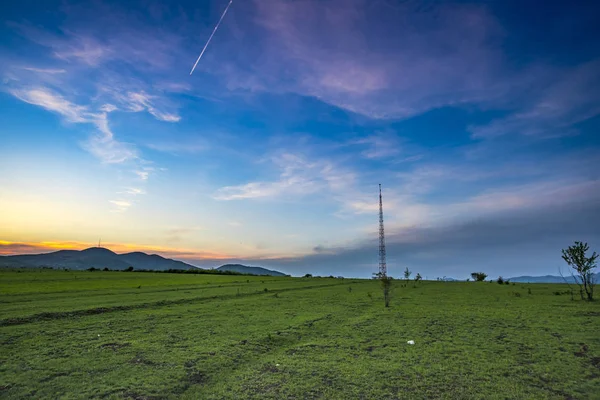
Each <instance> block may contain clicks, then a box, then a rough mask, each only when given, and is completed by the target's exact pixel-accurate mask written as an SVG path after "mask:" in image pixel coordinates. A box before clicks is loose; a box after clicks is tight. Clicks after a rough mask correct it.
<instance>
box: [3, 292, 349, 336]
mask: <svg viewBox="0 0 600 400" xmlns="http://www.w3.org/2000/svg"><path fill="white" fill-rule="evenodd" d="M346 284H347V283H333V284H326V285H312V286H302V287H292V288H283V289H271V290H269V291H268V292H264V291H262V290H260V291H256V292H253V293H241V294H228V295H221V296H218V295H216V296H208V297H206V296H204V297H192V298H184V299H177V300H161V301H156V302H151V303H142V304H135V305H128V306H113V307H97V308H89V309H84V310H74V311H65V312H42V313H38V314H34V315H31V316H27V317H18V318H6V319H2V320H0V327H2V326H11V325H23V324H28V323H32V322H39V321H49V320H55V319H65V318H77V317H84V316H87V315H96V314H105V313H110V312H119V311H131V310H136V309H147V308H158V307H164V306H170V305H178V304H189V303H198V302H203V301H211V300H216V299H221V300H222V299H230V298H240V297H250V296H257V295H267V294H272V293H284V292H290V291H296V290H309V289H317V288H325V287H333V286H341V285H346Z"/></svg>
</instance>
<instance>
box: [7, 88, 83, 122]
mask: <svg viewBox="0 0 600 400" xmlns="http://www.w3.org/2000/svg"><path fill="white" fill-rule="evenodd" d="M10 93H11V94H12V95H13V96H15V97H16V98H18V99H19V100H21V101H24V102H26V103H29V104H33V105H36V106H40V107H42V108H44V109H46V110H48V111H52V112H55V113H58V114H60V115H62V116H63V117H65V119H66V120H67V121H69V122H75V123H82V122H90V121H91V119H92V114H91V113H90V112H89V111H88V109H87V107H85V106H80V105H77V104H74V103H71V102H70V101H68V100H65V99H64V98H63V97H62V96H61V95H59V94H57V93H53V92H52V91H51V90H49V89H46V88H34V89H16V90H11V91H10Z"/></svg>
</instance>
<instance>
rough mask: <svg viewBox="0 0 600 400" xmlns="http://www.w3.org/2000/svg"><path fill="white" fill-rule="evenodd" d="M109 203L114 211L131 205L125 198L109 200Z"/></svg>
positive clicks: (123, 209) (119, 210)
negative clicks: (113, 207)
mask: <svg viewBox="0 0 600 400" xmlns="http://www.w3.org/2000/svg"><path fill="white" fill-rule="evenodd" d="M110 203H111V204H113V205H114V206H115V211H118V212H123V211H127V209H128V208H129V207H131V205H132V203H131V202H129V201H127V200H111V201H110Z"/></svg>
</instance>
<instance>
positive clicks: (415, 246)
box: [0, 0, 600, 278]
mask: <svg viewBox="0 0 600 400" xmlns="http://www.w3.org/2000/svg"><path fill="white" fill-rule="evenodd" d="M11 3H12V4H11ZM163 3H164V2H152V1H140V2H108V1H93V2H88V1H86V2H70V1H60V2H52V1H46V2H43V5H41V6H40V3H39V2H33V1H20V2H8V3H6V2H5V3H2V5H1V6H0V15H2V20H1V22H2V23H1V24H0V37H1V38H2V40H1V41H0V43H1V44H0V74H1V77H2V81H1V86H0V135H1V141H0V171H2V174H0V210H2V211H1V212H0V252H2V253H4V254H13V253H20V252H42V251H47V250H50V249H57V248H84V247H87V246H90V245H92V244H94V243H96V242H97V240H98V238H99V237H101V238H102V240H103V243H105V244H106V246H107V247H109V248H111V249H113V250H115V251H118V252H121V251H133V250H143V251H148V252H158V253H160V254H163V255H165V256H169V257H174V258H178V259H182V260H185V261H188V262H191V263H193V264H195V265H199V266H204V267H211V266H217V265H220V264H222V263H223V262H225V261H242V262H246V263H250V264H253V265H263V266H267V267H272V268H277V269H279V270H282V271H284V272H287V273H290V274H294V275H301V274H304V273H308V272H310V273H313V274H321V275H329V274H333V275H346V276H361V277H368V276H370V275H371V274H372V272H374V271H376V269H377V250H378V248H377V228H378V226H377V223H378V219H377V206H378V204H377V200H378V198H377V195H378V193H377V190H378V184H379V183H381V184H382V185H383V188H384V193H383V194H384V213H385V222H386V233H387V244H388V257H389V262H388V264H389V269H390V272H391V274H392V275H396V276H399V275H401V271H402V270H403V269H404V268H405V267H409V268H410V269H411V270H413V271H415V272H420V273H421V275H423V276H427V277H429V278H433V277H438V276H439V277H442V276H453V277H456V278H466V277H467V276H468V275H469V274H470V272H473V271H474V270H483V271H485V272H487V273H488V274H489V275H491V276H496V275H504V276H515V275H524V274H530V275H539V274H556V273H557V272H558V267H559V266H561V262H562V261H561V260H560V249H561V248H563V247H566V246H568V245H569V244H570V243H572V242H573V241H574V240H581V241H587V242H589V243H590V245H591V247H592V249H597V248H598V246H600V228H598V226H600V180H599V179H600V176H599V175H600V174H599V172H598V171H599V170H600V156H599V155H598V154H599V153H598V150H599V148H600V140H599V135H598V129H599V127H600V26H598V24H597V23H595V22H596V21H595V20H594V16H596V15H598V12H599V11H600V10H599V9H598V5H596V4H595V3H594V2H578V4H575V3H573V4H567V3H565V2H558V1H557V2H546V3H544V6H543V7H540V6H539V5H538V4H539V2H536V1H525V2H524V1H519V2H517V1H502V2H482V3H478V2H467V1H463V2H447V1H408V2H407V1H397V2H396V1H392V0H379V1H366V0H302V1H291V0H260V1H258V0H256V1H253V0H248V1H234V2H233V4H232V6H231V8H230V10H229V12H228V13H227V15H226V16H225V18H224V20H223V23H222V25H221V26H220V28H219V30H218V31H217V33H216V34H215V36H214V38H213V40H212V42H211V43H210V45H209V47H208V49H207V51H206V53H205V54H204V56H203V57H202V59H201V60H200V62H199V63H198V66H197V68H196V70H195V72H194V73H193V74H192V75H191V76H190V74H189V72H190V69H191V67H192V65H193V64H194V62H195V61H196V58H197V57H198V54H199V53H200V51H201V50H202V47H203V46H204V44H205V42H206V40H207V38H208V36H209V35H210V33H211V32H212V29H213V27H214V24H215V23H216V21H218V19H219V17H220V16H221V13H222V12H223V10H224V8H225V6H226V5H227V1H224V0H218V1H217V0H211V1H194V2H178V1H176V2H169V4H168V5H167V4H163Z"/></svg>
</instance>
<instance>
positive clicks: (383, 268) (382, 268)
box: [379, 183, 387, 278]
mask: <svg viewBox="0 0 600 400" xmlns="http://www.w3.org/2000/svg"><path fill="white" fill-rule="evenodd" d="M379 277H380V278H387V264H386V262H385V235H384V232H383V199H382V197H381V183H380V184H379Z"/></svg>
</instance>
